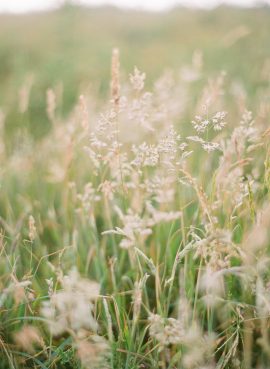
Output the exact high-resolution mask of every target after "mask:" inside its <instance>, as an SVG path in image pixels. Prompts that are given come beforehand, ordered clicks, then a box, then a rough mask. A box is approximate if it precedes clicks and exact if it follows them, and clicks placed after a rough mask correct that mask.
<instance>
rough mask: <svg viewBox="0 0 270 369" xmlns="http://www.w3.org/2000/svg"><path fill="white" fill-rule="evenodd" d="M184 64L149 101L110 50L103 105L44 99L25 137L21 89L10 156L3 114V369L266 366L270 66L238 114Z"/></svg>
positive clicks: (240, 90) (225, 90)
mask: <svg viewBox="0 0 270 369" xmlns="http://www.w3.org/2000/svg"><path fill="white" fill-rule="evenodd" d="M240 33H241V32H240ZM237 35H238V33H237ZM241 35H242V33H241ZM237 37H238V36H237ZM241 37H242V36H241ZM243 37H244V36H243ZM232 39H233V35H230V37H228V40H227V42H232ZM190 59H191V61H190V62H189V64H186V65H185V66H183V67H181V68H180V70H177V71H175V70H173V71H170V70H168V71H166V72H165V73H164V74H163V75H162V76H161V77H160V78H159V79H158V80H157V81H156V82H155V83H154V84H153V86H152V88H151V89H148V88H147V87H145V86H146V82H147V75H146V74H145V73H143V72H142V71H140V70H139V69H138V68H137V67H135V68H134V70H132V71H131V72H130V74H129V76H128V78H123V73H122V69H121V53H119V51H118V50H117V49H114V50H113V54H112V70H111V96H110V98H109V99H108V100H109V101H108V102H106V103H104V102H101V101H100V100H99V99H98V98H97V97H95V96H94V95H93V94H89V95H87V94H86V93H83V94H81V95H80V96H78V98H77V103H76V104H75V106H74V109H73V110H72V112H71V113H70V115H69V116H68V117H65V116H63V115H62V113H61V109H59V104H60V103H61V93H60V92H61V91H60V92H59V89H57V88H50V89H48V90H47V94H46V106H47V108H46V109H45V110H46V114H47V117H48V120H49V121H50V123H51V130H50V132H48V133H47V134H46V135H44V137H43V138H42V139H40V140H38V141H37V140H33V137H32V135H31V134H30V133H29V130H27V127H25V126H24V125H23V124H24V122H27V114H28V112H29V109H30V107H31V87H32V83H34V82H33V80H32V79H31V77H29V78H28V79H27V83H26V85H25V86H24V89H22V90H20V93H19V97H20V99H19V104H18V114H20V116H21V122H22V127H21V129H20V135H19V136H18V138H17V139H16V141H15V142H16V144H15V145H14V146H13V147H11V148H10V147H7V146H9V144H8V143H7V141H6V140H5V134H4V133H5V130H6V129H7V127H6V124H7V123H6V122H5V113H4V112H5V108H3V113H2V114H1V130H2V134H1V142H0V156H1V163H2V165H1V172H0V183H1V194H0V211H1V217H0V228H1V237H0V242H1V245H0V250H1V254H0V270H1V294H0V312H1V321H0V358H1V360H0V368H3V369H5V368H65V369H66V368H87V369H88V368H91V369H92V368H114V369H120V368H122V369H124V368H125V369H135V368H136V369H139V368H140V369H141V368H149V369H150V368H151V369H152V368H162V369H164V368H168V369H169V368H170V369H173V368H181V369H193V368H194V369H195V368H201V369H202V368H204V369H206V368H207V369H212V368H215V369H223V368H265V369H267V368H268V367H269V365H270V349H269V347H270V346H269V345H270V342H269V312H270V289H269V225H270V224H269V222H270V207H269V195H268V189H269V170H270V169H269V163H270V161H269V145H268V141H269V127H268V123H269V113H270V101H269V81H270V69H269V63H268V62H267V60H265V61H264V68H263V70H262V71H260V73H259V74H258V78H260V79H261V81H263V82H262V86H263V87H261V90H260V93H258V94H254V99H253V101H252V106H253V111H252V112H251V111H250V109H249V104H248V96H249V95H248V93H247V92H246V90H245V87H244V85H243V84H241V83H240V82H239V80H234V78H232V77H231V76H230V75H229V74H226V73H225V72H224V71H220V72H218V73H217V72H215V71H214V72H213V74H210V73H209V72H208V69H207V66H205V65H204V56H203V54H202V53H201V52H199V51H196V52H194V54H193V56H192V57H191V58H190ZM235 62H237V61H235ZM36 119H38V115H37V116H36Z"/></svg>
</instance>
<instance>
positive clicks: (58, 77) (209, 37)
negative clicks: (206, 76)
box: [0, 0, 270, 137]
mask: <svg viewBox="0 0 270 369" xmlns="http://www.w3.org/2000/svg"><path fill="white" fill-rule="evenodd" d="M112 2H113V3H117V4H118V5H123V4H125V5H126V8H122V9H120V8H116V7H113V6H100V7H98V8H90V7H88V8H82V7H79V6H78V5H76V4H75V2H74V3H73V2H66V3H64V4H62V3H61V2H57V1H51V2H43V1H40V2H35V4H34V2H31V1H16V0H13V1H3V0H2V1H1V2H0V9H2V11H3V10H5V9H6V10H8V9H9V10H13V11H18V12H19V13H16V14H14V13H6V12H4V13H1V14H0V80H1V89H0V107H3V109H4V110H5V115H6V119H7V120H6V123H7V124H6V127H7V131H8V134H9V133H10V132H12V131H13V130H14V129H16V127H17V126H18V122H20V120H21V119H22V117H21V116H20V115H19V112H18V91H19V90H20V88H22V86H24V85H25V84H26V85H27V84H28V83H31V84H32V90H31V97H30V98H31V103H30V109H29V112H28V117H27V121H28V124H29V129H30V131H31V134H32V135H33V136H34V137H41V136H43V135H44V133H46V132H47V131H48V130H49V128H50V123H49V121H48V119H47V116H46V108H45V105H46V101H45V100H46V99H45V94H46V90H47V89H48V88H49V87H52V88H56V89H58V91H60V92H61V96H62V98H61V104H60V106H59V107H58V108H59V109H61V111H62V113H63V114H67V113H68V112H69V111H70V110H71V108H72V107H73V106H74V104H75V102H76V101H77V97H78V94H79V93H80V92H81V91H82V90H85V89H88V90H89V89H90V90H93V91H94V92H95V93H98V94H99V95H100V96H101V97H102V96H104V95H105V93H106V91H108V87H109V82H108V81H109V74H110V55H111V50H112V48H113V47H118V48H119V49H120V51H121V64H122V73H123V75H124V74H128V73H129V72H130V71H131V70H132V68H133V66H134V65H137V66H138V67H139V68H141V69H143V70H144V71H145V72H146V73H147V83H149V84H151V81H152V80H153V79H154V78H155V77H157V76H158V75H159V74H160V73H161V72H162V71H163V70H164V69H165V68H173V69H175V70H176V69H177V68H179V67H180V66H181V65H183V64H185V63H189V62H190V60H191V57H192V53H193V52H194V51H195V50H197V49H200V50H201V51H202V53H203V56H204V64H205V68H206V72H207V70H211V71H212V72H214V71H215V70H217V71H220V70H226V71H227V72H228V74H229V75H230V76H231V77H232V78H234V79H236V80H239V82H242V83H243V84H244V85H245V87H246V88H247V90H248V92H249V96H250V98H251V99H252V98H253V95H254V94H255V93H258V89H260V86H261V85H263V84H264V83H265V82H263V81H264V77H262V79H261V80H260V78H258V76H260V74H261V73H263V70H264V68H265V63H267V60H268V59H269V57H270V47H269V33H270V32H269V31H270V9H269V7H268V6H267V5H266V3H264V5H261V6H257V7H256V8H243V7H230V6H228V5H222V6H218V7H215V8H212V9H211V10H205V9H200V10H199V9H196V8H184V7H182V6H180V5H179V6H178V7H176V8H174V9H171V8H169V9H167V11H166V12H143V11H142V10H138V9H136V10H135V8H131V9H129V10H128V9H127V6H128V5H129V6H131V5H133V6H135V7H136V5H142V2H140V1H137V2H136V1H126V2H121V1H120V2H119V1H118V2H114V1H112ZM45 3H46V5H47V6H48V5H57V4H58V5H59V4H62V6H61V7H59V8H57V9H51V10H47V11H46V12H33V13H23V14H21V13H20V11H23V10H27V9H32V10H33V9H38V8H42V7H44V5H45ZM77 3H78V2H77ZM88 3H96V4H98V5H102V3H103V2H102V1H99V2H97V1H96V2H95V1H92V2H91V1H88ZM144 3H145V4H146V5H148V7H150V5H151V4H152V8H153V9H155V8H156V7H157V5H159V7H160V6H161V7H162V6H164V4H165V3H166V4H167V6H168V5H172V4H173V2H169V3H168V2H162V1H157V2H155V1H153V2H144ZM180 3H184V2H178V4H180ZM216 3H218V2H216ZM236 3H237V1H235V4H236ZM240 3H241V5H245V4H246V5H250V4H251V3H252V2H249V1H240ZM190 4H196V1H194V2H190ZM200 4H201V5H209V4H214V2H213V1H212V2H211V1H210V0H205V1H203V2H200ZM253 76H254V77H253Z"/></svg>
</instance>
